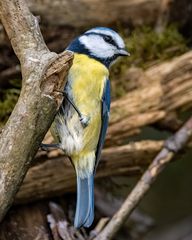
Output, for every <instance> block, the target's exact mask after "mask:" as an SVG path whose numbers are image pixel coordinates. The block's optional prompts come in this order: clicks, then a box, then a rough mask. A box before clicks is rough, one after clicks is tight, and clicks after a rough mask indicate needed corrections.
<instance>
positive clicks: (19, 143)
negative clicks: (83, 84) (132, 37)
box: [0, 0, 72, 220]
mask: <svg viewBox="0 0 192 240" xmlns="http://www.w3.org/2000/svg"><path fill="white" fill-rule="evenodd" d="M0 17H1V21H2V23H3V25H4V27H5V30H6V32H7V35H8V37H9V39H10V41H11V43H12V46H13V49H14V51H15V53H16V55H17V57H18V58H19V60H20V62H21V71H22V77H23V79H22V85H23V86H22V91H21V94H20V98H19V100H18V102H17V104H16V106H15V108H14V110H13V112H12V114H11V116H10V118H9V120H8V122H7V124H6V126H5V128H4V129H3V130H2V132H1V135H0V220H1V219H2V218H3V216H4V215H5V213H6V211H7V209H8V208H9V206H10V205H11V203H12V202H13V198H14V195H15V194H16V192H17V191H18V188H19V186H20V184H21V182H22V180H23V178H24V176H25V173H26V171H27V169H28V167H29V164H30V162H31V160H32V159H33V157H34V156H35V154H36V152H37V150H38V146H39V144H40V143H41V141H42V139H43V137H44V135H45V133H46V132H47V130H48V129H49V127H50V125H51V123H52V121H53V119H54V116H55V114H56V111H57V109H58V107H59V104H60V102H61V100H62V98H61V96H60V95H58V94H57V93H55V89H63V87H64V83H65V81H64V76H65V75H66V73H67V71H68V69H69V67H70V65H71V60H72V54H71V53H70V52H66V53H62V54H60V55H57V54H56V53H52V52H50V51H49V50H48V49H47V47H46V45H45V43H44V40H43V37H42V35H41V32H40V30H39V26H38V21H37V19H36V18H35V17H34V16H33V15H32V14H31V13H30V11H29V9H28V7H27V4H26V2H25V1H24V0H13V1H8V0H0Z"/></svg>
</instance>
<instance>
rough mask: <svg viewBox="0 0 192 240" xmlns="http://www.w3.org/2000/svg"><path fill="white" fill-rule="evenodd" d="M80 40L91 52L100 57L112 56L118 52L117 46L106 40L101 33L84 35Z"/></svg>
mask: <svg viewBox="0 0 192 240" xmlns="http://www.w3.org/2000/svg"><path fill="white" fill-rule="evenodd" d="M79 41H80V42H81V43H82V44H83V45H84V46H85V48H87V49H88V50H89V51H90V53H91V54H92V55H94V56H96V57H98V58H111V57H113V55H114V54H115V52H116V48H115V47H113V46H112V45H111V44H108V43H107V42H105V41H104V39H103V37H102V36H99V35H88V36H86V35H83V36H81V37H80V38H79Z"/></svg>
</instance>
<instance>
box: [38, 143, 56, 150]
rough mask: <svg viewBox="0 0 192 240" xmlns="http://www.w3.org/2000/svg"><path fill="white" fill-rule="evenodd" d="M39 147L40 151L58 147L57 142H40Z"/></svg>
mask: <svg viewBox="0 0 192 240" xmlns="http://www.w3.org/2000/svg"><path fill="white" fill-rule="evenodd" d="M40 149H41V150H42V151H49V150H50V149H52V150H53V149H60V145H59V143H52V144H45V143H41V146H40Z"/></svg>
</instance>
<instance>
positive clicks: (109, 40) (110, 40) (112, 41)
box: [84, 32, 119, 48]
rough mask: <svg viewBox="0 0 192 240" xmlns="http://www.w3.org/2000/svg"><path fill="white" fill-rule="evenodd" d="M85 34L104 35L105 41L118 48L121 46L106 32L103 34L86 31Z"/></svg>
mask: <svg viewBox="0 0 192 240" xmlns="http://www.w3.org/2000/svg"><path fill="white" fill-rule="evenodd" d="M84 35H98V36H102V37H103V39H104V41H105V42H107V43H110V44H111V45H113V46H115V47H116V48H119V46H118V45H117V43H116V42H115V41H114V40H113V38H112V37H111V36H110V35H106V34H102V33H96V32H90V33H85V34H84ZM105 38H106V39H105Z"/></svg>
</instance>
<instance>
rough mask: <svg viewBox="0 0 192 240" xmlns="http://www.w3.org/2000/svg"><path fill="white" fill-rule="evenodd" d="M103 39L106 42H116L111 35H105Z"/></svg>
mask: <svg viewBox="0 0 192 240" xmlns="http://www.w3.org/2000/svg"><path fill="white" fill-rule="evenodd" d="M103 39H104V40H105V42H108V43H111V44H113V43H114V41H113V38H112V37H111V36H108V35H105V36H104V37H103Z"/></svg>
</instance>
